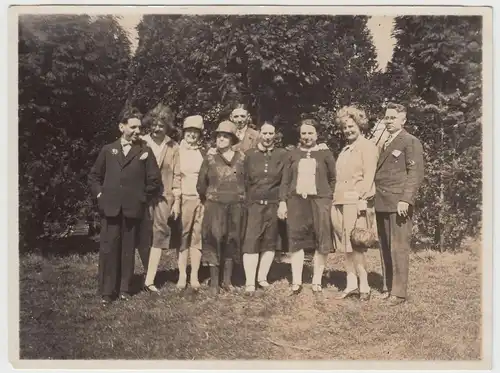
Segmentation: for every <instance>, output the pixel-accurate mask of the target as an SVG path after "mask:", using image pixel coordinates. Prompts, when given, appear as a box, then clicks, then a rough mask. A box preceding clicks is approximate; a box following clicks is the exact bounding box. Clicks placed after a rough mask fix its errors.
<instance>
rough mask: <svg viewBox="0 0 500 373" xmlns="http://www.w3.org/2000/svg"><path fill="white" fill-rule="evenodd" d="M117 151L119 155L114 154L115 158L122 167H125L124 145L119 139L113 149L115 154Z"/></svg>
mask: <svg viewBox="0 0 500 373" xmlns="http://www.w3.org/2000/svg"><path fill="white" fill-rule="evenodd" d="M115 150H116V152H117V153H116V154H113V158H114V159H116V161H117V162H118V164H119V165H120V167H123V162H125V156H124V155H123V149H122V143H121V140H120V139H118V140H117V141H115V142H114V143H113V148H112V149H111V151H112V152H113V153H115Z"/></svg>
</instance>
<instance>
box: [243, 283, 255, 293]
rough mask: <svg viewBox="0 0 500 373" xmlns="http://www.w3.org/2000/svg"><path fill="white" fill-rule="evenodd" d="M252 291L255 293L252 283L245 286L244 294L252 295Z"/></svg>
mask: <svg viewBox="0 0 500 373" xmlns="http://www.w3.org/2000/svg"><path fill="white" fill-rule="evenodd" d="M254 293H255V286H254V285H247V286H245V295H253V294H254Z"/></svg>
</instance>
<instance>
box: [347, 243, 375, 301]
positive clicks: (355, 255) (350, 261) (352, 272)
mask: <svg viewBox="0 0 500 373" xmlns="http://www.w3.org/2000/svg"><path fill="white" fill-rule="evenodd" d="M345 270H346V272H347V285H346V288H345V291H346V292H349V291H351V290H354V289H357V288H358V276H359V291H360V292H361V293H369V292H370V285H368V272H367V270H366V258H365V254H364V253H359V252H356V251H354V252H352V253H346V254H345Z"/></svg>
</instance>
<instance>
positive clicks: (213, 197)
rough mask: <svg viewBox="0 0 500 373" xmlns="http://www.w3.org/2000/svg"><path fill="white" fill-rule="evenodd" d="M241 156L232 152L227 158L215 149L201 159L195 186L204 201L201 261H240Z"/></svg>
mask: <svg viewBox="0 0 500 373" xmlns="http://www.w3.org/2000/svg"><path fill="white" fill-rule="evenodd" d="M244 158H245V155H244V154H243V153H241V152H238V151H237V152H235V153H234V156H233V159H232V160H231V161H228V160H226V159H225V158H224V157H223V156H222V155H221V154H220V153H219V152H217V154H208V155H207V156H206V158H205V159H204V161H203V163H202V165H201V169H200V173H199V176H198V183H197V185H196V189H197V191H198V194H199V195H200V199H201V201H202V202H203V203H204V205H205V212H204V216H203V222H202V228H201V230H202V251H201V252H202V257H201V261H202V263H203V264H204V265H217V266H218V265H220V263H221V262H223V261H224V259H232V260H233V261H234V262H235V263H240V262H241V243H242V242H241V241H242V236H243V227H244V222H245V205H244V203H245V178H244V177H245V176H244V165H243V163H244Z"/></svg>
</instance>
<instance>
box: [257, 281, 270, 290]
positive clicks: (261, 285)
mask: <svg viewBox="0 0 500 373" xmlns="http://www.w3.org/2000/svg"><path fill="white" fill-rule="evenodd" d="M259 286H260V287H261V288H262V289H267V288H269V287H270V286H271V285H270V284H269V282H267V281H259Z"/></svg>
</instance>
